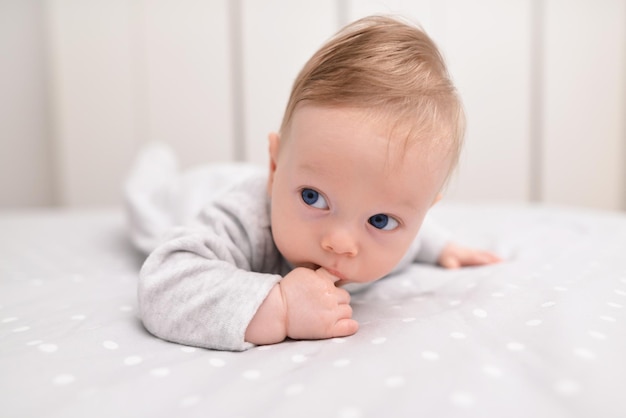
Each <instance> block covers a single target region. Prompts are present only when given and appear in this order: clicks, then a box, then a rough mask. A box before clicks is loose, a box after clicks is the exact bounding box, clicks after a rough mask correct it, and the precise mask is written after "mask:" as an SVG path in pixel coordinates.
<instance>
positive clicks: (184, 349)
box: [180, 346, 196, 353]
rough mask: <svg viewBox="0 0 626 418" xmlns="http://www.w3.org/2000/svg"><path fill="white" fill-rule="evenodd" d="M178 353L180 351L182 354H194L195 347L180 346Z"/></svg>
mask: <svg viewBox="0 0 626 418" xmlns="http://www.w3.org/2000/svg"><path fill="white" fill-rule="evenodd" d="M180 351H182V352H183V353H195V352H196V347H187V346H182V347H181V348H180Z"/></svg>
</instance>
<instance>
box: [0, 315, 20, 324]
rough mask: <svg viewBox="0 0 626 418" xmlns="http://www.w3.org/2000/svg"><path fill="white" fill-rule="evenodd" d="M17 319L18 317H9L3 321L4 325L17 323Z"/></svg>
mask: <svg viewBox="0 0 626 418" xmlns="http://www.w3.org/2000/svg"><path fill="white" fill-rule="evenodd" d="M17 319H18V318H17V317H15V316H10V317H8V318H4V319H3V320H2V323H3V324H8V323H9V322H15V321H17Z"/></svg>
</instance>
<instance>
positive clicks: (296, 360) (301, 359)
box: [291, 354, 307, 363]
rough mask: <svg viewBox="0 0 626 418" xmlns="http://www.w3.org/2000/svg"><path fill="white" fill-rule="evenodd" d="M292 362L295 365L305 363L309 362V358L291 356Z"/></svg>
mask: <svg viewBox="0 0 626 418" xmlns="http://www.w3.org/2000/svg"><path fill="white" fill-rule="evenodd" d="M291 361H293V362H294V363H304V362H305V361H307V357H306V356H305V355H304V354H296V355H293V356H291Z"/></svg>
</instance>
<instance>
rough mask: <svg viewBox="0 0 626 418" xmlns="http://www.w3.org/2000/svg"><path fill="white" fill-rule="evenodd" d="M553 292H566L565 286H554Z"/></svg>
mask: <svg viewBox="0 0 626 418" xmlns="http://www.w3.org/2000/svg"><path fill="white" fill-rule="evenodd" d="M553 289H554V290H556V291H557V292H567V290H568V289H567V287H565V286H554V288H553Z"/></svg>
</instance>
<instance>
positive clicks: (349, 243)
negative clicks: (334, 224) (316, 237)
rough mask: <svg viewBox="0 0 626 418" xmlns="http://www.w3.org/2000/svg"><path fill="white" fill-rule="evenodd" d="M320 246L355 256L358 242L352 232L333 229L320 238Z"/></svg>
mask: <svg viewBox="0 0 626 418" xmlns="http://www.w3.org/2000/svg"><path fill="white" fill-rule="evenodd" d="M322 248H323V249H324V250H325V251H330V252H334V253H336V254H341V255H347V256H351V257H353V256H355V255H357V254H358V242H357V239H356V237H355V236H354V234H352V233H350V232H349V231H347V230H345V229H334V230H331V231H329V232H328V233H327V234H325V235H324V237H323V238H322Z"/></svg>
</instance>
